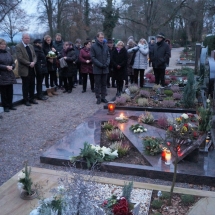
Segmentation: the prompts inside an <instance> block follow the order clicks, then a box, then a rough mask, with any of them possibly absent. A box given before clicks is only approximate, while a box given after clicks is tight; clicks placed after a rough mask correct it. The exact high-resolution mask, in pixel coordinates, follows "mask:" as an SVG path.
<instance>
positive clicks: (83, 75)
mask: <svg viewBox="0 0 215 215" xmlns="http://www.w3.org/2000/svg"><path fill="white" fill-rule="evenodd" d="M87 74H88V73H82V78H83V79H82V84H83V91H86V89H87Z"/></svg>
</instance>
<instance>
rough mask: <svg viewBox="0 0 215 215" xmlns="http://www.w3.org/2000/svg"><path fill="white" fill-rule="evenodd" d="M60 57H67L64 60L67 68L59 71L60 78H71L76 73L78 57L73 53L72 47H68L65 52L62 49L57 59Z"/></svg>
mask: <svg viewBox="0 0 215 215" xmlns="http://www.w3.org/2000/svg"><path fill="white" fill-rule="evenodd" d="M62 57H67V58H66V59H65V60H66V62H67V65H68V67H64V68H62V69H61V76H62V77H72V76H74V75H75V74H76V73H77V62H78V57H77V55H76V53H75V50H74V49H73V48H72V47H69V48H68V49H67V50H66V51H65V50H64V49H63V50H62V51H61V53H60V55H59V59H60V58H62Z"/></svg>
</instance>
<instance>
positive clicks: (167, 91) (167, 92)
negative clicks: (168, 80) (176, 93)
mask: <svg viewBox="0 0 215 215" xmlns="http://www.w3.org/2000/svg"><path fill="white" fill-rule="evenodd" d="M164 94H165V95H166V96H172V95H173V92H172V90H164Z"/></svg>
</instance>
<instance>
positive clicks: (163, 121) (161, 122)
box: [157, 116, 169, 129]
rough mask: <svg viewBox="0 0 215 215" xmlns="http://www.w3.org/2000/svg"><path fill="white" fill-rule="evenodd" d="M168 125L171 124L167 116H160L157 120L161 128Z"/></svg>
mask: <svg viewBox="0 0 215 215" xmlns="http://www.w3.org/2000/svg"><path fill="white" fill-rule="evenodd" d="M168 125H169V122H168V120H167V118H166V117H165V116H162V117H160V118H159V119H158V121H157V126H158V127H159V128H163V129H166V128H167V127H168Z"/></svg>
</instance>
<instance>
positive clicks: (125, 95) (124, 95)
mask: <svg viewBox="0 0 215 215" xmlns="http://www.w3.org/2000/svg"><path fill="white" fill-rule="evenodd" d="M121 97H122V98H125V99H126V102H130V101H131V97H130V96H129V95H128V94H126V93H123V94H121Z"/></svg>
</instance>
